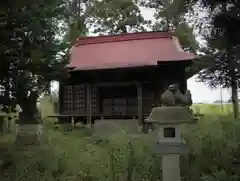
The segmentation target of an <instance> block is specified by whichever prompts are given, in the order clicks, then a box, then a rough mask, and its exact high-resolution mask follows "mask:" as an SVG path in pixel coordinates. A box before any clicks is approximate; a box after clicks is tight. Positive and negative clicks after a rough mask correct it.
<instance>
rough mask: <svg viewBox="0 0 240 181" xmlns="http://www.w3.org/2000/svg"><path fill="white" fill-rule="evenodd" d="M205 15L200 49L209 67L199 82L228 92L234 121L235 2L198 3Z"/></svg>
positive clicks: (237, 64)
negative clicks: (219, 87) (202, 41)
mask: <svg viewBox="0 0 240 181" xmlns="http://www.w3.org/2000/svg"><path fill="white" fill-rule="evenodd" d="M198 4H200V5H201V6H202V7H204V8H205V10H206V11H207V12H208V14H209V17H208V18H209V20H208V22H206V23H208V26H206V25H205V29H203V30H204V34H203V35H204V38H205V39H206V40H207V46H206V48H205V49H204V51H203V52H204V53H205V55H206V56H204V57H203V59H207V60H208V62H209V65H210V66H209V67H208V68H207V69H205V70H203V71H202V72H201V73H200V76H199V78H200V80H201V81H204V82H207V83H208V84H209V85H210V86H212V87H216V86H219V85H221V86H223V87H227V88H229V87H231V88H232V101H233V108H234V114H235V118H237V117H238V94H237V88H238V87H239V78H240V77H239V76H240V61H239V60H240V56H239V50H240V49H239V48H240V35H239V33H238V32H239V27H238V24H239V22H240V19H239V15H240V8H239V7H240V2H239V1H228V0H227V1H219V0H205V1H200V2H199V3H198Z"/></svg>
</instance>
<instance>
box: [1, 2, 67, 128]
mask: <svg viewBox="0 0 240 181" xmlns="http://www.w3.org/2000/svg"><path fill="white" fill-rule="evenodd" d="M63 3H64V2H63V1H62V0H57V1H53V0H48V1H46V2H45V1H44V2H42V1H41V2H40V1H32V0H31V1H30V0H25V1H13V0H12V1H11V0H10V1H8V2H7V3H5V2H4V3H3V2H2V3H1V14H2V16H1V18H2V19H1V20H2V21H1V24H0V31H1V33H2V34H1V35H0V38H1V49H0V51H1V55H2V57H3V61H1V62H0V66H1V68H2V69H4V72H1V77H0V78H1V80H0V83H1V85H2V88H3V90H5V91H6V92H7V93H6V94H5V95H4V97H5V98H7V97H8V98H9V97H10V98H11V99H12V100H14V101H15V103H16V104H19V105H20V107H21V108H22V114H21V115H22V116H21V117H20V119H19V124H34V123H39V120H38V119H36V117H35V115H36V113H37V105H36V103H37V100H38V97H39V95H40V94H41V93H43V92H45V91H47V90H48V89H49V85H50V82H51V81H52V80H54V79H57V78H59V77H60V75H61V72H62V70H63V67H64V61H63V60H64V59H63V56H62V54H59V52H61V50H64V48H65V45H63V44H62V43H61V42H60V41H59V40H58V39H57V38H56V33H58V23H59V19H61V15H62V14H63V13H62V12H63V10H64V8H63V6H62V5H63ZM7 94H8V96H6V95H7ZM12 102H13V101H12Z"/></svg>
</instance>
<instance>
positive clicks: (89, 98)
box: [87, 84, 92, 127]
mask: <svg viewBox="0 0 240 181" xmlns="http://www.w3.org/2000/svg"><path fill="white" fill-rule="evenodd" d="M87 124H88V125H89V126H90V127H92V85H91V84H87Z"/></svg>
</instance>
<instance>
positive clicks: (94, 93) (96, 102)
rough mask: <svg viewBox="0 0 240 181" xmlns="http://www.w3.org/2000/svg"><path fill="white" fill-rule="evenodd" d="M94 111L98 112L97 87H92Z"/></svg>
mask: <svg viewBox="0 0 240 181" xmlns="http://www.w3.org/2000/svg"><path fill="white" fill-rule="evenodd" d="M92 113H98V91H97V88H96V87H93V88H92Z"/></svg>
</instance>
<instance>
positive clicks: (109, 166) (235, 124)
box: [0, 100, 240, 181]
mask: <svg viewBox="0 0 240 181" xmlns="http://www.w3.org/2000/svg"><path fill="white" fill-rule="evenodd" d="M193 109H194V110H195V112H200V113H203V114H205V116H204V117H202V118H201V119H200V120H199V122H198V123H197V124H196V125H187V126H184V136H185V139H186V141H187V143H188V146H189V152H188V153H186V154H184V155H182V156H181V171H182V180H186V181H226V180H227V181H237V180H239V178H240V146H239V141H240V132H239V130H240V122H239V121H234V120H233V119H232V114H231V105H225V106H224V107H223V110H222V109H221V107H220V106H217V105H194V106H193ZM41 111H42V117H43V118H46V116H48V115H51V114H53V108H52V106H51V104H50V103H49V102H48V101H47V100H44V101H43V102H42V104H41ZM44 120H45V125H46V135H47V138H48V139H47V140H46V143H45V144H43V145H42V146H41V147H38V148H37V149H36V150H35V149H32V150H27V151H25V152H21V153H17V154H16V153H14V154H11V156H10V157H11V160H14V164H12V165H11V166H10V167H8V168H0V173H1V174H0V180H1V181H2V180H10V181H15V180H16V181H107V180H109V181H157V180H161V162H160V161H161V157H160V156H159V155H156V154H155V153H154V150H153V147H154V145H155V141H156V132H152V133H150V134H148V135H144V134H140V133H131V129H130V130H129V127H131V126H130V125H131V124H133V125H134V124H135V123H134V122H131V123H129V124H128V123H126V122H124V123H118V124H114V126H115V128H114V129H113V128H112V131H109V132H107V131H106V132H105V131H104V132H103V133H105V134H103V133H102V132H98V131H95V132H92V131H90V130H89V129H87V128H85V129H74V130H73V131H70V132H69V131H65V130H64V129H63V128H59V129H55V128H54V127H53V125H52V122H53V121H54V119H44ZM99 124H101V123H99ZM128 126H129V127H128ZM103 127H105V126H103ZM105 128H106V127H105ZM109 129H111V128H109ZM113 130H114V131H113ZM11 138H12V137H11V135H8V134H7V135H4V136H2V142H8V143H9V142H11ZM2 173H3V174H2Z"/></svg>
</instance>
